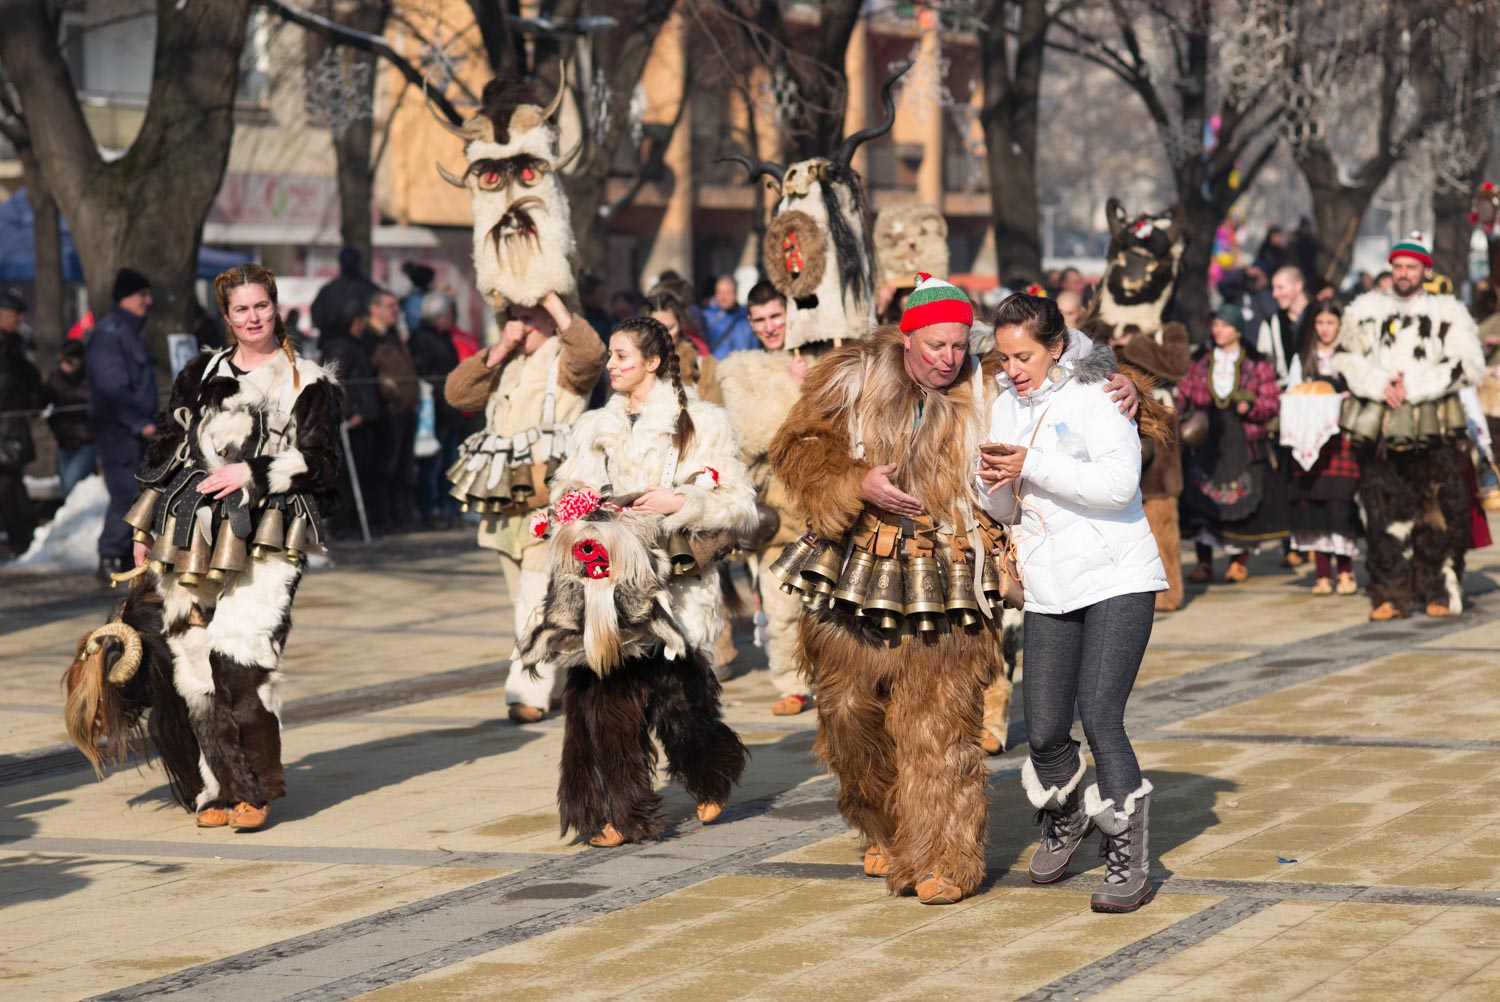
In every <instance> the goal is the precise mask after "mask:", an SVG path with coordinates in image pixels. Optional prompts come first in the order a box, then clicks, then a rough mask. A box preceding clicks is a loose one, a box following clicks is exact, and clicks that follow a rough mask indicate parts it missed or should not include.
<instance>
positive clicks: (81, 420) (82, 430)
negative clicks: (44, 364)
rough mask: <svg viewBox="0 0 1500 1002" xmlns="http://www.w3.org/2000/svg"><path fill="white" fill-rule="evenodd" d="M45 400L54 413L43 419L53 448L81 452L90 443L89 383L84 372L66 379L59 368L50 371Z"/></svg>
mask: <svg viewBox="0 0 1500 1002" xmlns="http://www.w3.org/2000/svg"><path fill="white" fill-rule="evenodd" d="M44 395H45V399H46V401H47V403H49V404H51V405H52V406H53V407H54V408H55V410H54V411H53V412H52V414H51V416H49V417H48V418H47V425H48V426H49V427H50V428H51V429H52V436H53V437H54V438H56V439H57V447H58V448H59V449H62V450H64V451H68V452H71V451H72V450H74V449H81V448H83V447H84V446H85V445H88V444H89V443H90V442H92V441H93V440H94V432H93V429H91V428H90V427H89V414H88V404H89V384H88V380H87V379H86V378H85V375H84V373H83V372H82V371H81V370H80V371H79V372H78V373H77V374H75V375H72V376H69V375H66V374H65V373H64V372H63V371H62V370H61V369H54V370H53V371H52V374H51V375H49V376H48V377H47V385H46V388H45V394H44Z"/></svg>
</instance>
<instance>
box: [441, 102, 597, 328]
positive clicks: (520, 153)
mask: <svg viewBox="0 0 1500 1002" xmlns="http://www.w3.org/2000/svg"><path fill="white" fill-rule="evenodd" d="M566 90H567V86H566V80H564V81H563V82H562V83H561V84H560V85H559V87H558V90H557V94H556V96H555V97H553V99H552V103H551V104H550V105H548V106H547V107H545V108H544V107H542V106H541V105H539V104H538V103H537V102H536V100H535V99H534V98H533V96H532V94H531V90H530V88H529V87H527V86H526V85H525V84H523V83H521V82H520V81H519V80H517V79H515V78H498V77H497V78H496V79H494V80H491V81H490V82H489V83H488V84H486V85H485V88H484V93H483V96H482V99H481V107H480V109H479V111H478V112H477V113H476V114H474V115H473V116H472V117H471V118H470V119H469V120H468V121H467V122H465V123H464V124H463V126H462V127H460V126H456V125H453V124H451V123H449V122H447V121H445V120H444V119H442V118H438V123H439V124H440V125H442V126H443V127H444V128H445V129H447V130H448V131H449V132H451V133H453V134H454V135H456V136H458V137H459V138H460V139H462V140H463V141H464V148H463V150H464V158H465V159H466V160H467V161H468V165H467V166H466V168H465V169H464V171H463V172H462V174H454V173H453V172H452V171H450V170H448V169H447V168H446V167H444V166H443V165H442V164H441V163H439V164H438V173H439V174H440V175H441V176H442V178H443V180H444V181H447V182H448V183H449V184H451V185H453V186H454V187H456V188H464V189H467V190H468V192H469V194H470V201H471V205H472V208H473V213H474V275H475V281H476V284H477V285H478V286H479V290H480V291H481V292H483V293H484V294H485V295H486V296H487V297H488V298H489V300H490V302H491V304H492V305H493V306H494V308H495V309H496V310H499V309H503V308H504V307H505V306H507V305H509V304H512V303H514V304H517V305H522V306H530V305H534V304H536V303H539V302H541V300H542V299H543V298H544V297H545V296H546V295H547V293H549V292H556V293H558V294H559V295H562V296H568V295H571V294H572V293H573V291H574V288H575V284H576V277H575V276H576V272H577V263H576V262H577V248H576V245H575V243H574V237H573V223H572V219H571V216H570V213H569V211H568V201H567V198H566V197H565V196H564V194H563V188H562V182H561V178H560V175H559V172H560V171H561V170H562V168H563V167H565V166H566V165H567V164H568V163H569V162H571V161H572V159H573V158H574V157H575V156H577V154H578V151H579V149H581V148H582V141H581V140H580V142H579V145H578V146H575V147H574V148H573V150H571V151H570V152H568V153H567V154H565V155H562V156H559V155H558V131H557V127H556V125H555V124H554V123H553V116H554V115H555V114H556V112H557V109H558V108H559V107H560V106H561V104H562V99H563V94H564V93H565V92H566Z"/></svg>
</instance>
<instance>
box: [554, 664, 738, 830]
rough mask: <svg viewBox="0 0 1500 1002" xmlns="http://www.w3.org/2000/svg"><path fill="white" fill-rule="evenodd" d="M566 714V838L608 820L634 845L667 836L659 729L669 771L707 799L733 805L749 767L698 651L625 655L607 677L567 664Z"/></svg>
mask: <svg viewBox="0 0 1500 1002" xmlns="http://www.w3.org/2000/svg"><path fill="white" fill-rule="evenodd" d="M563 718H564V727H563V751H562V775H561V778H560V780H559V782H558V788H557V803H558V810H559V814H560V816H561V821H562V833H563V834H564V835H566V834H567V833H568V830H569V829H570V828H571V829H572V830H573V831H575V832H577V833H578V834H579V835H580V836H581V837H583V838H585V839H588V838H592V837H593V836H595V835H598V834H599V833H600V832H602V831H603V830H604V825H605V822H609V823H611V824H613V825H614V826H615V828H616V829H617V830H618V831H619V832H620V834H622V835H624V836H625V838H626V839H627V840H628V841H631V842H636V841H640V840H641V839H646V838H653V837H655V836H657V835H660V834H661V831H662V828H663V827H664V825H665V822H666V815H665V811H664V810H663V808H662V801H661V794H659V793H657V792H656V790H655V788H654V786H653V784H652V777H653V772H654V770H655V766H656V746H655V745H653V744H652V743H651V733H652V732H653V731H654V732H655V734H656V738H657V740H658V741H660V742H661V745H662V750H663V751H665V752H666V755H667V774H668V775H669V776H671V778H672V779H674V780H676V781H677V782H679V783H681V784H682V785H683V786H684V787H685V788H686V789H687V791H688V793H689V794H691V795H692V797H693V798H694V799H695V800H696V801H698V803H700V804H701V803H716V804H722V803H725V802H726V801H728V799H729V792H730V789H731V788H732V787H733V786H734V785H735V784H736V783H738V782H739V779H740V775H741V774H742V773H743V772H744V771H745V759H746V758H747V756H748V752H747V751H746V750H745V746H744V744H742V743H741V742H740V738H739V735H737V734H736V733H735V732H734V731H733V730H731V729H730V727H729V725H728V724H726V723H724V720H723V717H722V713H721V710H720V707H719V682H718V679H716V678H714V675H713V671H712V670H711V669H710V667H709V664H708V660H707V658H706V656H705V655H704V654H703V653H702V652H699V651H696V650H690V651H689V653H688V656H687V657H686V658H680V659H677V660H672V661H669V660H667V658H665V657H664V656H662V655H661V654H660V653H658V654H657V655H656V656H655V657H652V658H638V659H635V660H631V661H627V662H626V663H625V664H624V666H622V667H620V668H617V669H615V670H614V671H612V672H610V673H609V674H608V675H605V676H603V677H602V678H601V677H600V676H599V675H597V674H595V673H594V672H593V671H592V670H590V669H589V668H587V667H582V666H575V667H572V668H569V669H568V676H567V686H566V688H565V689H564V690H563Z"/></svg>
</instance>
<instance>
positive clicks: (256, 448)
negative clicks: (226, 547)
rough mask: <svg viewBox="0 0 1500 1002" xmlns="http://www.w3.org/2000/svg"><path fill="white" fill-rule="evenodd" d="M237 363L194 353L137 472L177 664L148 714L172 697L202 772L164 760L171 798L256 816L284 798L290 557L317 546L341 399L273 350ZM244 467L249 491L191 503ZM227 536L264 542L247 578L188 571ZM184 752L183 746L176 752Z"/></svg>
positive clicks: (305, 364)
mask: <svg viewBox="0 0 1500 1002" xmlns="http://www.w3.org/2000/svg"><path fill="white" fill-rule="evenodd" d="M232 352H233V349H230V348H226V349H223V350H220V351H216V352H212V353H205V354H202V355H199V356H198V357H197V358H195V359H194V360H193V361H191V362H189V363H188V365H187V366H186V367H185V368H184V369H183V370H182V372H181V373H180V374H179V375H178V377H177V379H176V381H175V383H174V384H173V387H172V399H171V403H170V404H169V405H168V408H167V414H168V415H169V420H166V421H163V422H162V424H161V426H160V427H159V429H158V431H157V433H156V436H155V437H154V438H153V439H152V441H151V443H150V445H149V446H148V447H147V451H146V460H145V463H144V465H143V472H142V474H141V479H142V481H143V482H144V483H145V484H146V492H149V493H147V494H146V495H145V497H146V499H147V500H150V499H151V498H153V497H154V498H155V503H154V504H153V505H152V506H151V509H152V510H151V515H150V522H149V525H150V529H149V531H147V532H146V534H147V535H150V536H153V537H155V544H154V546H153V549H152V563H151V564H150V565H149V566H150V567H151V568H152V571H150V572H148V573H149V574H150V577H151V579H153V580H154V582H155V588H156V592H157V594H158V596H159V598H160V616H161V627H160V635H161V636H164V637H165V640H166V645H167V647H168V649H169V650H170V652H171V658H172V666H173V667H172V682H173V686H172V693H165V692H162V691H160V688H159V687H158V689H157V690H153V692H155V693H156V695H157V696H158V697H159V698H158V699H157V700H156V702H155V704H154V709H153V710H152V713H153V716H155V715H157V714H166V713H170V712H171V710H170V708H168V707H164V706H163V705H161V704H162V701H163V699H170V698H172V696H173V694H175V698H176V699H178V700H180V701H181V702H182V704H183V707H184V708H185V713H182V714H179V715H177V716H178V717H179V718H181V719H185V720H186V721H187V722H188V723H189V724H190V728H191V735H190V737H191V743H195V744H196V762H195V763H194V768H195V769H196V773H197V774H196V775H183V774H182V770H181V768H180V764H179V763H178V762H177V760H176V753H173V754H168V753H166V752H165V751H164V759H165V760H166V764H167V768H168V772H169V774H170V775H171V777H172V786H173V790H174V791H175V792H176V793H177V794H178V796H179V799H182V800H183V801H184V803H185V804H191V806H192V807H193V808H194V809H196V810H198V811H200V812H201V811H203V810H205V809H207V808H211V807H224V808H229V807H232V806H234V805H235V804H237V803H245V804H249V805H251V806H253V807H262V806H264V805H266V804H268V803H269V802H270V801H272V800H274V799H276V798H277V797H280V796H282V795H283V794H284V793H285V792H286V783H285V779H284V775H283V771H282V765H281V695H280V690H281V680H282V676H281V655H282V650H283V648H284V647H285V646H286V639H287V635H288V633H289V632H290V630H291V625H292V612H291V610H292V600H293V598H294V597H295V595H296V592H297V584H298V582H299V581H300V580H301V577H302V569H303V566H304V565H305V556H304V554H305V552H306V551H305V550H298V549H295V548H294V547H295V546H296V545H297V539H298V538H299V537H298V534H299V532H300V531H301V530H305V536H302V537H301V538H303V539H304V540H305V541H304V542H303V543H302V544H301V545H302V546H305V547H307V548H309V549H310V548H312V547H314V546H316V545H317V540H318V539H319V537H320V528H319V518H320V513H321V510H322V506H323V504H324V502H325V501H327V500H328V499H329V497H330V492H331V491H332V490H333V487H334V481H335V478H336V476H337V473H338V468H339V461H340V454H339V448H338V428H339V423H340V422H341V421H342V408H343V397H342V393H341V391H340V389H339V386H338V383H337V380H336V379H335V377H334V374H333V373H331V372H329V371H328V370H326V369H324V368H323V367H321V366H319V365H317V364H315V363H313V362H310V361H308V360H306V359H301V358H299V359H296V360H295V362H294V361H293V360H292V359H290V358H289V357H287V356H286V355H284V354H281V353H278V354H277V355H276V356H274V357H273V358H271V359H270V360H269V361H267V362H265V363H263V364H262V365H260V366H258V367H257V368H255V369H254V370H252V371H250V372H247V373H237V372H236V371H235V370H234V369H233V368H232V367H231V366H230V364H229V358H230V355H231V354H232ZM238 462H245V463H247V464H249V467H250V473H251V483H250V484H249V485H248V486H247V487H246V488H245V489H244V490H242V491H237V492H235V493H234V494H231V495H230V496H229V497H227V498H225V499H223V500H214V499H213V498H211V497H209V496H208V495H202V494H199V493H198V492H197V490H196V487H197V485H198V484H199V483H200V482H201V481H202V480H203V478H204V477H205V476H207V475H208V474H209V473H212V472H213V471H214V470H217V469H219V468H221V467H223V466H227V465H230V464H233V463H238ZM137 507H144V505H142V504H141V503H140V502H138V506H137ZM268 520H270V521H269V522H268ZM276 525H281V526H282V528H283V530H284V531H283V532H280V533H278V532H277V531H275V529H274V527H275V526H276ZM230 535H232V536H234V537H237V539H238V541H239V545H240V546H244V547H248V544H252V543H259V544H261V545H260V547H259V548H258V549H248V550H241V553H242V554H244V559H243V567H242V569H239V570H233V569H230V570H227V571H226V570H223V569H219V568H216V570H217V571H218V573H217V574H215V575H213V576H210V575H209V574H207V573H204V572H203V569H202V568H199V569H198V570H197V571H196V572H195V571H194V569H193V565H192V564H191V563H190V558H191V556H192V554H193V552H194V550H195V549H202V548H206V547H207V546H209V545H212V544H216V543H221V542H223V541H225V540H226V539H227V537H228V536H230ZM173 544H175V546H174V545H173ZM215 559H217V557H216V558H215ZM139 601H141V600H140V599H139V597H137V599H136V604H139ZM125 622H127V623H129V622H130V618H129V617H126V619H125ZM157 743H158V747H161V739H160V738H159V737H158V741H157ZM189 743H190V742H189V735H181V736H180V740H179V741H178V742H177V744H178V746H179V750H180V748H181V747H186V746H187V745H188V744H189Z"/></svg>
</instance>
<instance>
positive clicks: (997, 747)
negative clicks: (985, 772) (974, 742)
mask: <svg viewBox="0 0 1500 1002" xmlns="http://www.w3.org/2000/svg"><path fill="white" fill-rule="evenodd" d="M979 748H980V750H981V751H983V752H984V753H985V754H986V755H999V754H1000V753H1001V752H1003V751H1005V742H1003V741H1001V740H1000V739H999V738H997V737H995V735H993V734H991V733H990V732H989V731H985V732H984V736H983V737H981V738H980V739H979Z"/></svg>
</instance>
